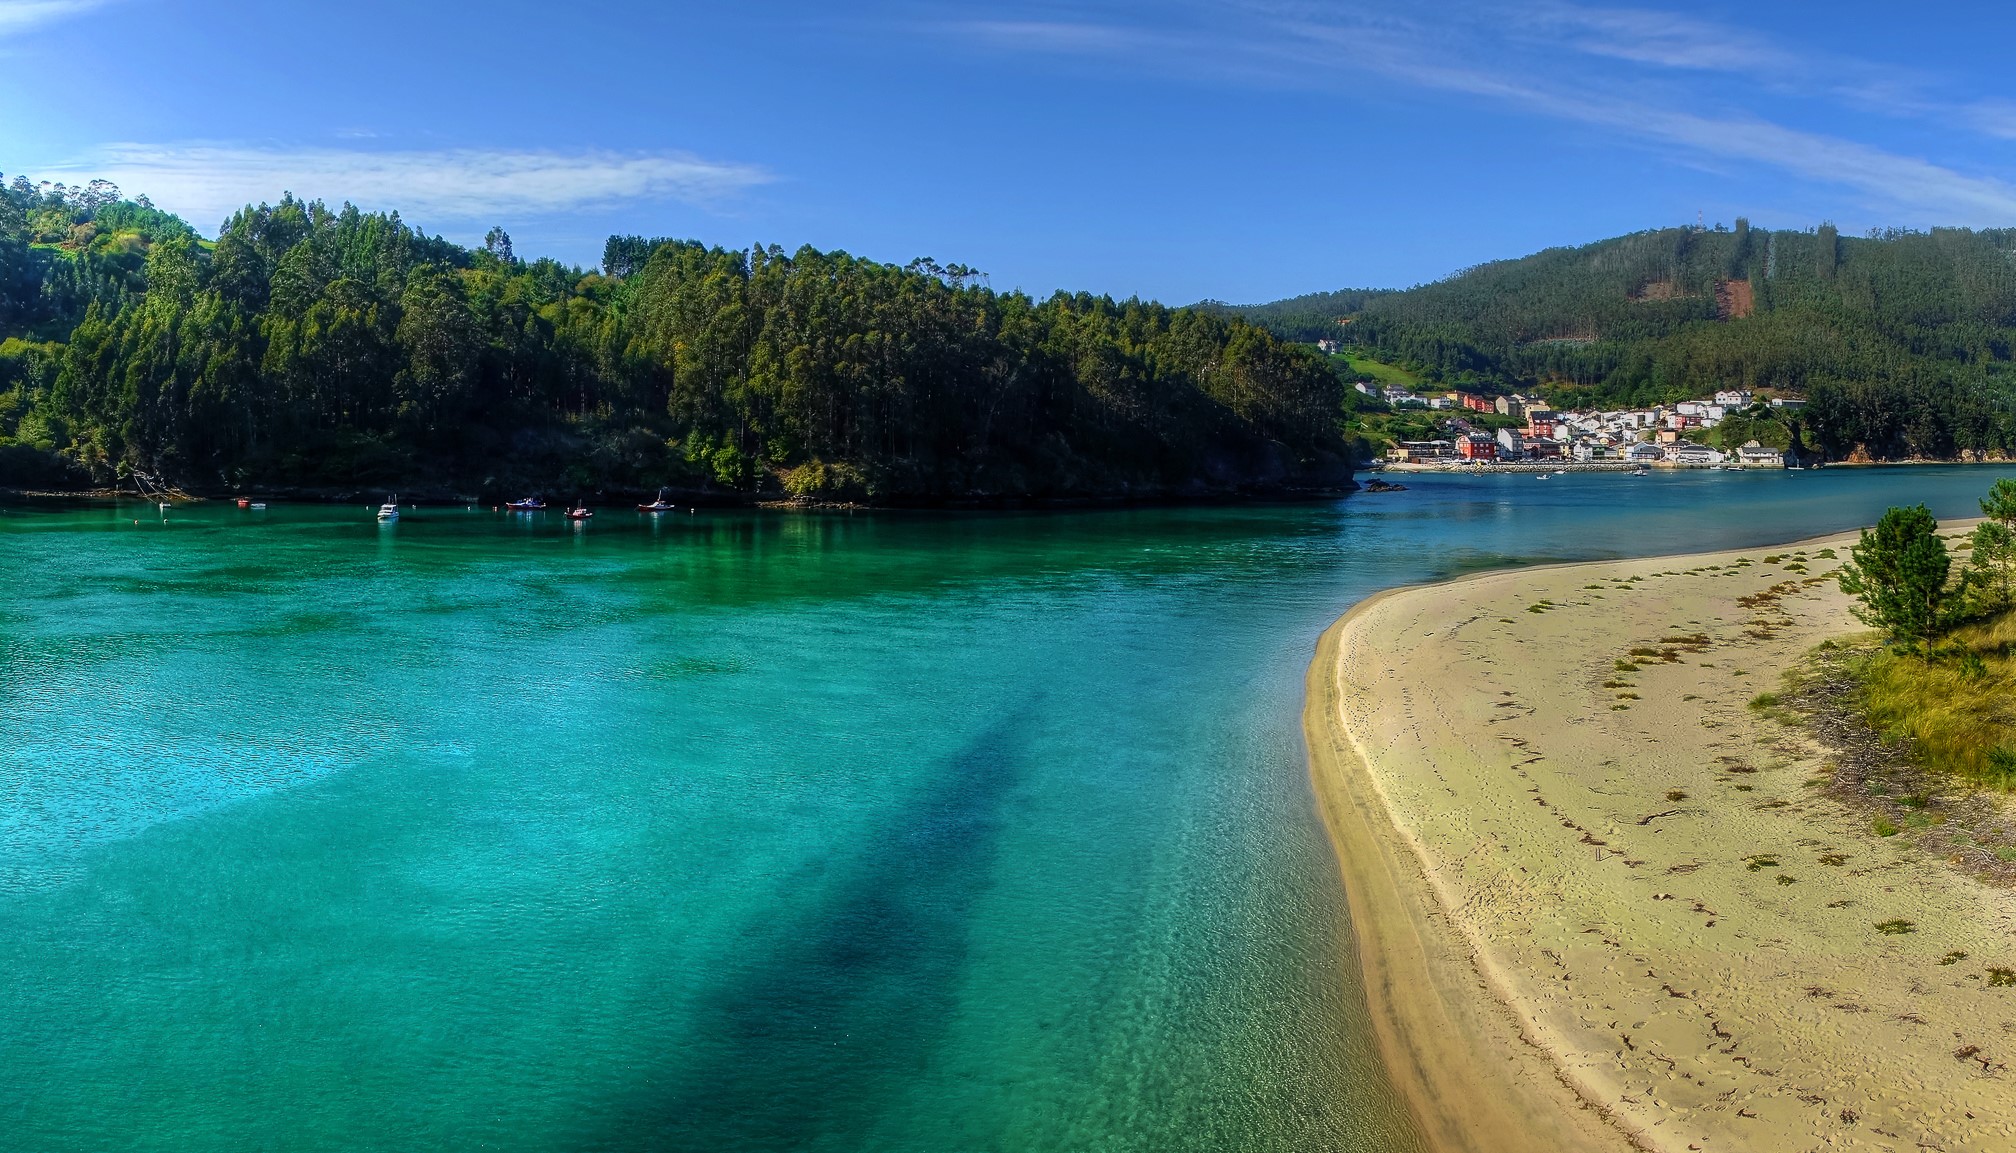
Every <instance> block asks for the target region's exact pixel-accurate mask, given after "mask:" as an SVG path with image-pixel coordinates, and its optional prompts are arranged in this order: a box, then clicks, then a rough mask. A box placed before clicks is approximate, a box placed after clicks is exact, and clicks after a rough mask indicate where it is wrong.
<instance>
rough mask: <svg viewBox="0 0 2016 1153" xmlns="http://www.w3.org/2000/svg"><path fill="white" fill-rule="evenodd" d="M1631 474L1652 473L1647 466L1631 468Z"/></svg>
mask: <svg viewBox="0 0 2016 1153" xmlns="http://www.w3.org/2000/svg"><path fill="white" fill-rule="evenodd" d="M1631 475H1632V476H1651V475H1652V470H1651V469H1649V468H1636V469H1633V470H1631Z"/></svg>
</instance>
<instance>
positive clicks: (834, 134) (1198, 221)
mask: <svg viewBox="0 0 2016 1153" xmlns="http://www.w3.org/2000/svg"><path fill="white" fill-rule="evenodd" d="M2012 33H2016V16H2012V15H2010V14H2008V10H2007V9H2006V8H2003V7H2000V6H1997V7H1995V8H1989V7H1987V6H1982V7H1981V8H1979V9H1976V8H1975V7H1973V6H1970V5H1953V6H1943V7H1942V6H1935V5H1929V4H1926V5H1918V6H1913V7H1909V8H1899V7H1898V6H1894V5H1893V6H1877V5H1873V4H1858V3H1832V4H1825V5H1822V4H1809V3H1786V4H1775V5H1768V6H1737V5H1720V6H1717V5H1712V4H1695V5H1688V6H1684V7H1683V6H1664V5H1660V6H1652V5H1647V6H1633V7H1624V6H1602V5H1594V4H1568V3H1539V4H1533V3H1528V4H1506V5H1501V4H1490V3H1481V2H1470V0H1449V2H1440V0H1428V2H1424V3H1414V4H1406V5H1402V4H1391V3H1387V4H1379V3H1353V2H1348V0H1162V2H1159V3H1145V2H1137V0H1095V2H1089V3H1078V4H1045V3H1033V2H1032V3H1023V2H1011V0H972V2H968V3H939V2H935V0H902V2H894V0H892V2H876V0H869V2H864V3H854V4H849V3H832V2H826V3H812V2H805V0H743V2H739V3H714V4H688V3H670V4H641V3H620V2H618V3H602V4H592V5H591V4H582V5H554V4H540V5H534V4H529V3H518V2H512V0H506V2H501V3H487V4H474V3H434V4H428V3H420V4H414V3H410V2H409V3H384V2H379V0H359V2H353V3H349V4H346V5H343V6H341V7H333V8H332V7H330V6H322V5H275V4H270V3H269V4H246V3H229V2H223V0H197V2H178V0H0V172H5V173H6V174H7V175H8V176H9V177H10V178H11V177H12V176H13V175H15V174H17V173H26V174H28V175H29V176H31V177H34V178H49V179H62V180H76V179H79V178H88V177H90V176H96V175H103V176H107V177H110V178H112V179H114V180H116V181H117V182H118V183H119V184H120V185H121V186H122V187H123V188H124V189H125V190H126V191H127V192H128V193H129V194H135V193H147V194H149V195H151V196H152V197H153V198H154V199H155V201H157V202H158V203H160V204H161V205H162V206H163V207H167V208H171V209H174V210H176V211H179V212H181V213H183V214H184V215H186V216H188V217H189V218H190V219H191V220H192V222H194V223H196V224H197V225H198V227H199V228H201V229H203V230H204V231H205V232H206V233H212V232H214V230H215V227H216V225H217V223H218V222H219V221H220V220H222V219H223V217H224V216H225V215H226V214H227V213H228V212H229V210H230V209H231V208H232V207H233V206H234V205H237V204H241V203H244V202H247V201H256V200H261V199H268V200H270V199H275V198H277V197H278V195H279V194H280V192H281V191H282V190H292V191H294V192H296V193H297V194H301V195H306V196H314V197H322V198H325V199H328V200H330V201H332V202H334V201H340V200H343V199H346V198H347V199H351V200H354V201H356V202H357V203H358V204H360V205H361V206H364V207H367V208H399V209H401V210H402V212H403V213H404V215H405V216H406V218H407V219H408V220H409V221H412V222H414V223H417V224H420V225H421V226H423V227H425V228H427V229H428V230H429V231H438V232H442V233H445V234H447V235H448V236H450V237H452V238H455V239H458V240H463V241H465V242H467V241H474V240H476V239H478V238H480V237H481V236H482V234H483V232H484V231H485V230H486V229H487V228H488V227H489V226H490V225H492V224H502V225H503V226H504V227H506V228H507V229H508V230H509V231H510V232H511V233H512V235H513V237H514V238H515V240H516V242H517V249H518V251H519V253H520V254H521V255H553V256H558V257H560V258H562V259H566V260H571V261H577V262H581V263H584V264H589V263H593V262H594V261H595V260H596V259H597V258H598V257H599V255H600V252H601V246H602V238H603V237H604V236H606V235H607V234H608V233H610V232H612V231H621V232H637V233H644V234H647V235H670V236H682V237H695V238H698V239H702V240H706V241H709V242H713V243H720V244H725V245H731V246H740V245H747V244H750V243H754V242H757V241H761V242H764V243H777V244H782V245H784V246H786V247H787V248H791V247H796V246H798V245H799V244H803V243H811V244H815V245H818V246H820V247H822V248H845V249H847V250H849V251H852V252H855V253H859V254H861V255H864V256H868V257H873V258H876V259H881V260H890V261H897V262H902V261H907V260H909V259H911V258H912V257H917V256H926V255H928V256H933V257H936V258H938V259H939V260H942V261H947V262H950V261H955V260H956V261H962V262H964V263H967V264H971V265H975V266H977V267H979V268H981V269H983V270H985V271H986V272H988V273H989V274H990V276H991V278H992V283H993V284H994V285H995V286H996V287H1001V288H1008V287H1020V288H1024V289H1027V290H1029V291H1032V292H1036V293H1047V292H1048V291H1050V290H1052V289H1055V288H1070V289H1079V288H1083V289H1089V290H1091V291H1095V292H1108V293H1112V294H1114V295H1117V296H1126V295H1133V294H1139V295H1142V296H1152V297H1157V298H1160V299H1163V300H1166V301H1170V302H1172V303H1187V302H1189V301H1193V300H1196V299H1199V298H1203V297H1216V298H1220V299H1227V300H1235V301H1257V300H1266V299H1273V298H1276V297H1280V296H1286V295H1290V294H1293V293H1298V292H1307V291H1316V290H1323V289H1331V288H1339V287H1345V286H1398V285H1406V284H1411V283H1416V282H1420V281H1424V280H1430V279H1434V278H1437V277H1440V276H1443V275H1446V274H1448V273H1449V272H1451V271H1454V270H1456V269H1458V268H1461V267H1463V266H1466V265H1469V264H1474V263H1478V262H1480V261H1484V260H1489V259H1495V258H1499V257H1505V256H1514V255H1519V254H1522V253H1526V252H1530V251H1534V250H1536V249H1539V248H1544V247H1547V246H1550V245H1557V244H1572V243H1578V242H1581V241H1585V240H1592V239H1596V238H1598V237H1603V236H1609V235H1614V234H1617V233H1621V232H1628V231H1632V230H1636V229H1641V228H1649V227H1657V226H1661V225H1666V224H1673V223H1679V222H1682V221H1691V220H1693V219H1694V217H1695V214H1696V212H1697V211H1698V212H1703V213H1705V214H1706V216H1707V219H1708V220H1709V221H1710V222H1714V221H1718V220H1722V221H1726V220H1733V219H1734V218H1735V217H1736V216H1738V215H1747V216H1749V217H1750V219H1751V220H1752V221H1753V222H1754V223H1757V224H1759V225H1763V226H1770V227H1781V228H1806V227H1810V226H1812V225H1814V224H1816V223H1818V222H1820V221H1822V220H1831V221H1834V222H1835V223H1836V224H1838V225H1839V226H1840V227H1841V228H1842V230H1843V231H1844V232H1851V233H1853V232H1860V231H1862V230H1865V229H1867V228H1871V227H1879V226H1893V225H1894V226H1913V227H1924V226H1930V225H1942V224H1954V225H1972V226H1987V225H2016V83H2012V81H2011V80H2010V79H2009V76H2010V73H2009V70H2008V68H2007V66H2006V63H2005V60H2004V57H2005V54H2006V51H2007V47H2008V45H2009V44H2011V43H2012V42H2016V36H2012Z"/></svg>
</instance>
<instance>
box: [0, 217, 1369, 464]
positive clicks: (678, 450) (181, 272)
mask: <svg viewBox="0 0 2016 1153" xmlns="http://www.w3.org/2000/svg"><path fill="white" fill-rule="evenodd" d="M976 281H977V278H976V275H975V274H974V273H973V272H972V270H970V269H966V268H963V267H960V266H957V265H953V266H949V267H948V266H942V265H939V264H937V263H935V262H933V261H929V260H920V261H916V262H913V263H912V264H910V265H907V266H896V265H888V264H880V263H876V262H873V261H867V260H861V259H858V258H856V257H852V256H849V255H847V254H846V253H841V252H820V251H817V250H814V249H810V248H805V249H800V250H798V251H797V252H793V253H786V252H785V251H784V250H782V249H780V248H775V247H770V248H761V247H759V248H753V249H749V250H746V251H744V250H729V249H722V248H716V247H709V246H707V245H704V244H700V243H697V242H693V241H678V240H669V239H645V238H642V237H612V238H610V241H609V244H608V246H607V251H606V254H605V259H604V261H603V267H602V268H600V269H594V270H584V269H580V268H574V267H570V266H567V265H563V264H560V263H557V262H555V261H552V260H531V261H528V260H524V259H520V258H518V257H517V256H515V255H514V254H513V252H512V249H511V243H510V238H509V237H508V236H507V235H505V234H504V233H503V232H502V230H495V231H493V232H492V234H491V236H490V238H489V240H488V242H487V243H486V244H485V246H484V247H483V248H481V249H474V250H472V249H467V248H463V247H461V246H459V245H455V244H451V243H449V242H447V241H445V240H443V239H441V238H439V237H430V236H427V235H425V234H424V233H421V232H419V231H416V230H414V229H413V228H411V227H409V226H407V225H406V224H404V223H403V222H402V221H401V220H400V219H399V217H398V216H397V215H396V214H392V215H376V214H369V213H363V212H359V211H358V210H356V209H355V208H351V207H349V206H347V205H346V206H344V207H343V208H342V209H341V210H340V211H337V210H331V209H329V208H327V207H325V206H324V205H323V204H321V203H319V202H317V203H304V202H301V201H298V200H295V199H293V198H291V197H288V198H283V199H282V200H281V201H280V202H279V203H278V204H275V205H263V204H262V205H260V206H258V207H257V208H247V209H245V210H243V211H241V212H239V213H237V214H236V215H235V216H233V217H232V219H231V220H230V221H228V222H227V223H226V224H225V226H224V228H223V229H222V231H221V233H220V235H219V236H218V237H217V238H216V240H215V242H214V243H212V242H210V241H207V240H204V239H202V238H200V237H199V236H198V235H197V234H196V233H195V231H194V230H192V229H191V228H190V227H189V226H188V225H187V224H185V223H184V222H182V221H180V220H178V219H176V218H174V217H172V216H169V215H167V214H165V213H162V212H159V211H156V210H155V209H153V208H152V207H151V206H149V205H147V204H146V203H145V202H144V200H140V201H128V200H124V199H122V198H121V197H120V196H119V193H118V190H117V189H114V188H111V187H110V186H108V185H104V184H102V183H100V184H94V185H92V186H89V187H85V188H72V189H65V188H62V187H60V186H57V187H54V188H50V187H47V186H43V187H38V186H34V185H31V184H29V183H28V182H27V181H26V180H24V179H20V178H16V179H15V180H14V181H13V182H12V183H11V184H7V185H4V186H0V484H6V485H16V486H27V485H35V486H52V487H53V486H59V485H60V486H66V487H76V486H80V485H84V484H93V483H96V484H103V483H107V482H109V481H112V480H114V479H116V478H118V477H120V476H122V475H125V474H127V473H130V472H144V473H147V474H150V475H155V476H158V477H160V478H162V479H164V480H166V481H168V482H171V483H175V484H180V485H183V486H185V487H188V488H191V489H198V490H201V489H210V490H231V489H242V488H248V487H263V488H267V489H273V488H294V489H302V490H315V489H320V490H325V491H331V492H334V491H343V490H354V489H358V488H367V489H389V488H398V489H400V490H403V491H409V492H410V491H412V490H413V489H416V488H420V487H423V486H430V487H433V488H437V489H441V490H446V491H454V492H465V493H467V492H479V491H480V492H484V493H487V494H491V495H496V494H501V493H505V492H509V493H513V494H522V493H524V492H527V491H545V492H550V493H555V494H558V495H561V496H572V495H573V494H575V493H577V492H590V491H596V490H627V491H641V492H649V491H653V490H655V489H656V488H658V487H659V486H669V487H674V488H677V489H680V490H683V491H686V492H690V493H695V494H701V493H712V494H716V495H719V496H721V497H723V498H734V499H747V498H760V497H777V496H792V497H802V498H808V499H829V500H859V501H872V502H878V503H905V502H907V503H943V502H966V501H975V500H979V501H988V500H1021V499H1060V500H1072V499H1085V498H1095V499H1096V498H1121V497H1125V498H1137V497H1148V498H1154V497H1192V496H1213V495H1232V494H1237V493H1245V492H1260V493H1281V492H1284V491H1288V490H1292V489H1297V488H1307V487H1334V486H1337V485H1341V484H1345V483H1348V481H1349V467H1348V463H1347V462H1346V460H1345V453H1346V444H1345V441H1344V439H1343V437H1342V435H1341V433H1340V417H1341V414H1342V412H1343V400H1342V391H1343V388H1342V385H1341V383H1340V381H1339V378H1338V376H1337V374H1336V373H1335V372H1334V371H1333V370H1332V369H1331V367H1330V366H1329V365H1328V364H1327V363H1325V361H1324V359H1323V358H1321V357H1319V356H1317V355H1316V354H1314V353H1313V352H1311V351H1309V350H1307V349H1303V348H1299V347H1296V346H1294V345H1292V344H1289V343H1287V342H1284V341H1282V340H1280V339H1279V338H1277V337H1275V336H1273V335H1270V334H1269V333H1268V332H1267V331H1266V330H1265V329H1262V328H1259V327H1257V326H1255V325H1253V324H1251V323H1249V322H1247V321H1245V320H1243V319H1241V318H1238V317H1236V316H1229V315H1224V314H1222V313H1214V312H1207V311H1202V310H1195V309H1173V308H1165V307H1163V306H1161V305H1157V304H1153V303H1147V302H1143V301H1139V300H1126V301H1114V300H1112V299H1109V298H1106V297H1095V296H1090V295H1085V294H1078V295H1070V294H1062V293H1060V294H1058V295H1056V296H1053V297H1051V298H1049V299H1047V300H1041V301H1038V300H1033V299H1031V298H1029V297H1027V296H1024V295H1021V294H1019V293H999V292H994V291H992V290H990V289H988V288H986V287H983V286H981V285H980V284H979V283H977V282H976Z"/></svg>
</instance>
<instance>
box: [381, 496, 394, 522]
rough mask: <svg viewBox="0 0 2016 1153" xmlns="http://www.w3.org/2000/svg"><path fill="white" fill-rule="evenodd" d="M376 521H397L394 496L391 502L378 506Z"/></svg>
mask: <svg viewBox="0 0 2016 1153" xmlns="http://www.w3.org/2000/svg"><path fill="white" fill-rule="evenodd" d="M378 519H379V520H381V521H385V520H398V519H399V498H398V497H396V496H395V497H393V498H392V499H391V500H388V501H386V502H385V503H384V504H381V505H379V506H378Z"/></svg>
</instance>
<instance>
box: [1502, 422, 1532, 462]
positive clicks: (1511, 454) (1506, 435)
mask: <svg viewBox="0 0 2016 1153" xmlns="http://www.w3.org/2000/svg"><path fill="white" fill-rule="evenodd" d="M1498 459H1499V460H1525V459H1526V438H1525V437H1523V436H1521V435H1519V434H1518V433H1516V432H1514V431H1512V430H1511V429H1509V428H1501V429H1499V430H1498Z"/></svg>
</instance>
